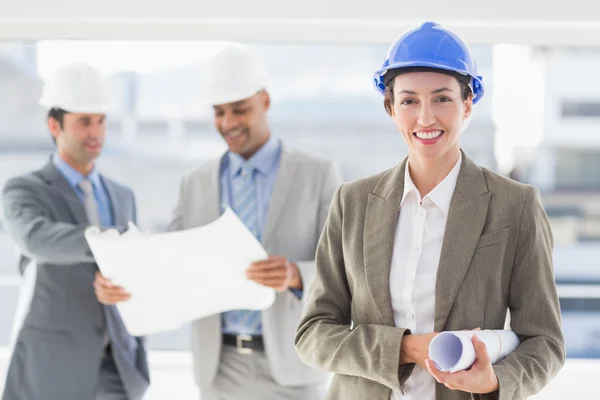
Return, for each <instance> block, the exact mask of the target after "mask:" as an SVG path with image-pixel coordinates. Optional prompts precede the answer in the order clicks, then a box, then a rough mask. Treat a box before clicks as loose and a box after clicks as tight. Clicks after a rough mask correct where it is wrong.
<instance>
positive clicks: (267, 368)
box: [98, 45, 342, 400]
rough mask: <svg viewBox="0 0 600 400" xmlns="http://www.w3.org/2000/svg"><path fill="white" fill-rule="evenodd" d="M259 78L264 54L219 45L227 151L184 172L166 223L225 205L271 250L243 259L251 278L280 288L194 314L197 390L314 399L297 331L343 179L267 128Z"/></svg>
mask: <svg viewBox="0 0 600 400" xmlns="http://www.w3.org/2000/svg"><path fill="white" fill-rule="evenodd" d="M266 80H267V72H266V68H265V66H264V64H263V63H262V61H261V60H260V59H259V58H258V56H257V55H256V54H254V53H253V52H252V51H250V49H248V48H246V47H243V46H240V45H232V46H228V47H226V48H225V49H223V50H222V51H221V52H219V54H217V55H216V57H215V58H214V59H213V60H211V62H210V63H209V65H208V69H207V71H206V87H205V94H206V95H207V97H208V98H209V99H210V102H211V103H212V104H213V105H214V112H215V125H216V128H217V129H218V130H219V132H220V133H221V135H222V136H223V138H224V139H225V141H226V143H227V146H228V147H229V151H228V152H227V153H225V154H224V155H223V156H222V157H220V158H219V159H215V160H213V161H210V162H208V163H207V164H205V165H203V166H202V167H200V168H198V169H197V170H195V171H193V172H192V173H190V174H189V175H187V176H186V177H184V179H183V180H182V183H181V191H180V194H179V201H178V204H177V207H176V210H175V215H174V218H173V220H172V222H171V225H170V230H182V229H189V228H193V227H197V226H201V225H205V224H208V223H210V222H212V221H214V220H216V219H217V218H218V217H219V215H220V214H221V212H222V211H223V209H224V207H231V208H232V209H233V211H235V212H236V213H237V214H238V216H239V217H240V219H241V220H242V222H244V223H245V225H246V227H247V228H248V229H249V230H250V231H251V232H252V233H253V234H255V235H256V237H257V238H258V239H259V240H260V241H261V242H262V244H263V246H264V247H265V249H266V250H267V253H268V254H269V255H270V257H269V258H268V259H267V260H264V261H261V262H257V263H255V264H253V265H252V266H249V269H248V278H249V279H251V280H254V281H255V282H257V283H259V284H261V285H264V286H268V287H272V288H275V289H276V290H277V291H278V292H277V295H276V300H275V303H274V304H273V305H272V306H271V307H270V308H269V309H267V310H264V311H262V312H256V311H254V312H250V311H247V310H233V311H230V312H226V313H223V314H221V315H214V316H211V317H208V318H204V319H201V320H198V321H195V322H193V324H192V331H193V333H192V350H193V354H194V366H195V378H196V382H197V384H198V386H199V388H200V392H201V398H202V400H278V399H286V400H287V399H289V400H313V399H319V398H321V397H322V395H320V394H319V389H320V388H319V386H321V385H322V384H323V383H324V382H325V381H326V379H327V377H328V375H327V374H325V373H324V372H322V371H318V370H315V369H313V368H311V367H309V366H307V365H306V364H304V363H303V362H302V361H301V360H300V358H299V357H298V355H297V354H296V351H295V349H294V335H295V330H296V327H297V325H298V323H299V321H300V317H301V313H302V307H303V298H304V293H305V291H306V289H307V288H308V285H309V284H310V282H311V280H312V277H313V275H314V268H315V265H314V255H315V251H316V246H317V242H318V239H319V235H320V233H321V231H322V228H323V226H324V224H325V219H326V217H327V213H328V210H329V204H330V202H331V199H332V197H333V193H334V192H335V189H337V187H338V186H339V185H340V184H341V182H342V180H341V177H340V175H339V173H338V172H337V169H336V168H335V167H334V165H333V164H332V163H331V162H328V161H322V160H319V159H316V158H314V157H311V156H309V155H306V154H304V153H301V152H299V151H295V150H293V149H290V148H288V147H286V146H284V145H282V144H281V143H280V142H279V141H278V140H276V139H275V138H273V137H272V136H271V134H270V130H269V127H268V124H267V118H266V113H267V110H268V109H269V106H270V98H269V95H268V93H267V91H266V90H265V89H266V83H267V82H266ZM231 249H232V251H235V243H231ZM198 267H199V268H219V266H218V265H199V266H198ZM100 283H101V282H99V285H98V287H99V297H100V298H101V300H103V301H106V302H109V303H110V302H111V301H112V299H113V298H115V297H111V296H113V295H114V294H113V293H112V292H110V291H109V290H108V289H106V288H105V287H104V286H103V285H101V284H100ZM116 295H120V294H116Z"/></svg>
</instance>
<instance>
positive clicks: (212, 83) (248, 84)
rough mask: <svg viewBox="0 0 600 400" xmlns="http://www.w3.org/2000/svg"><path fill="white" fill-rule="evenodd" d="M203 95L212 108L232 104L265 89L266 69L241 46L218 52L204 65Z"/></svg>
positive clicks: (230, 46)
mask: <svg viewBox="0 0 600 400" xmlns="http://www.w3.org/2000/svg"><path fill="white" fill-rule="evenodd" d="M203 78H204V79H203V81H204V95H205V96H206V98H207V100H208V102H209V103H210V104H212V105H217V104H226V103H233V102H236V101H240V100H244V99H247V98H249V97H252V96H254V95H255V94H256V93H258V92H259V91H260V90H262V89H266V87H267V81H268V78H269V75H268V71H267V67H266V66H265V64H264V63H263V61H262V60H261V59H260V57H259V56H258V54H256V53H255V52H254V51H252V50H250V49H249V48H248V47H246V46H243V45H241V44H237V43H236V44H230V45H227V47H225V48H224V49H222V50H220V51H219V52H218V53H217V54H216V55H215V56H214V57H213V58H212V59H210V60H209V61H208V63H207V65H206V70H205V76H204V77H203Z"/></svg>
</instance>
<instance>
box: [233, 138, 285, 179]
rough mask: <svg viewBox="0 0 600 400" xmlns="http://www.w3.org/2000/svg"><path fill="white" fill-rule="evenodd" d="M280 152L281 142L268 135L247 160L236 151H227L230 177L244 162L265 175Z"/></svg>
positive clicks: (237, 171)
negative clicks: (264, 141) (267, 138)
mask: <svg viewBox="0 0 600 400" xmlns="http://www.w3.org/2000/svg"><path fill="white" fill-rule="evenodd" d="M280 153H281V143H280V142H279V141H278V140H276V139H274V138H273V137H270V138H269V140H267V142H266V143H265V144H264V145H263V146H262V147H261V148H260V149H259V150H258V151H257V152H256V153H255V154H254V155H253V156H252V157H250V158H249V159H248V160H245V159H244V157H242V156H241V155H239V154H237V153H232V152H230V151H229V152H227V156H228V159H229V166H230V168H229V172H230V175H231V177H232V178H233V177H235V176H237V174H238V173H239V172H240V169H242V166H244V164H248V165H250V166H252V167H253V168H255V169H256V170H257V171H258V172H260V173H262V174H264V175H267V174H268V173H269V172H270V171H271V169H272V168H273V165H275V163H276V162H277V160H279V156H280Z"/></svg>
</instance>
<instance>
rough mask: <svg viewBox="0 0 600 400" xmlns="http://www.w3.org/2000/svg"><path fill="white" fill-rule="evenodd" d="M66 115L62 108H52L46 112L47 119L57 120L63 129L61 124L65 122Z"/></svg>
mask: <svg viewBox="0 0 600 400" xmlns="http://www.w3.org/2000/svg"><path fill="white" fill-rule="evenodd" d="M66 113H67V112H66V111H65V110H63V109H62V108H57V107H52V108H51V109H50V110H49V111H48V118H53V119H55V120H57V121H58V124H59V125H60V127H61V128H62V127H63V123H64V121H65V114H66Z"/></svg>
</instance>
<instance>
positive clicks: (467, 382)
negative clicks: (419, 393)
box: [426, 335, 499, 394]
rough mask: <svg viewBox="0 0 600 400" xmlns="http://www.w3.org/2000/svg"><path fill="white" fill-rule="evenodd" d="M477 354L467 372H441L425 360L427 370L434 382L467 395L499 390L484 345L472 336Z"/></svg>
mask: <svg viewBox="0 0 600 400" xmlns="http://www.w3.org/2000/svg"><path fill="white" fill-rule="evenodd" d="M471 340H472V341H473V347H475V352H476V354H477V360H476V361H475V363H474V364H473V366H472V367H471V369H469V370H468V371H459V372H454V373H450V372H441V371H439V370H438V369H437V368H436V366H435V363H434V362H433V361H431V359H429V358H428V359H427V361H426V363H427V370H428V371H429V373H430V374H431V375H433V377H434V378H435V380H436V381H438V382H439V383H441V384H443V385H445V386H446V387H447V388H448V389H452V390H461V391H463V392H467V393H479V394H484V393H491V392H494V391H496V390H498V388H499V383H498V377H497V376H496V374H495V373H494V369H493V368H492V361H491V360H490V357H489V355H488V352H487V348H486V346H485V343H483V341H481V340H480V339H479V337H477V335H473V337H472V338H471Z"/></svg>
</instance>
